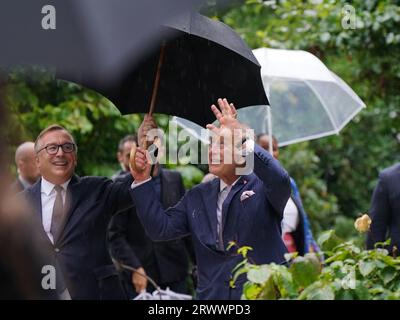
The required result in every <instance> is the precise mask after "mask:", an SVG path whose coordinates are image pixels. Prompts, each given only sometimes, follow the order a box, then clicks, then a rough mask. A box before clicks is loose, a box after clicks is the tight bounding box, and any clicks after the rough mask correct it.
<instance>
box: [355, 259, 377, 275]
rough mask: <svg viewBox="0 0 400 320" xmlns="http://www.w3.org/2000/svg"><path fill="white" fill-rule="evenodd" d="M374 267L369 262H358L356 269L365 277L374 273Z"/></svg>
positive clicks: (373, 264)
mask: <svg viewBox="0 0 400 320" xmlns="http://www.w3.org/2000/svg"><path fill="white" fill-rule="evenodd" d="M375 267H376V265H375V263H374V262H369V261H362V260H361V261H360V263H359V265H358V269H359V270H360V273H361V274H362V275H363V276H364V277H367V276H368V275H369V274H370V273H371V272H372V271H374V269H375Z"/></svg>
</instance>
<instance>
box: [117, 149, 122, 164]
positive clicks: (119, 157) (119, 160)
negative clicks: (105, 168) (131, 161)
mask: <svg viewBox="0 0 400 320" xmlns="http://www.w3.org/2000/svg"><path fill="white" fill-rule="evenodd" d="M117 160H118V162H123V159H122V153H121V152H120V151H118V152H117Z"/></svg>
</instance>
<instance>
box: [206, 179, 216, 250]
mask: <svg viewBox="0 0 400 320" xmlns="http://www.w3.org/2000/svg"><path fill="white" fill-rule="evenodd" d="M210 184H211V188H210V189H209V188H206V189H205V192H204V199H203V201H204V208H205V211H206V213H207V217H208V220H209V224H210V227H211V230H212V243H215V241H216V239H217V199H218V193H219V179H214V180H212V181H211V182H210Z"/></svg>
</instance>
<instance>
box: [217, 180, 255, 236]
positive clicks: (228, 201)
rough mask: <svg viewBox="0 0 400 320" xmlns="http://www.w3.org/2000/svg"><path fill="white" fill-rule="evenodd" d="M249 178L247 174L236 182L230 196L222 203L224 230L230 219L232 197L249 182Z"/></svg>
mask: <svg viewBox="0 0 400 320" xmlns="http://www.w3.org/2000/svg"><path fill="white" fill-rule="evenodd" d="M248 181H249V178H248V177H247V176H242V177H240V179H239V180H238V182H236V184H235V185H234V186H233V187H232V190H231V191H230V192H229V194H228V196H227V197H226V199H225V201H224V203H223V204H222V232H223V231H224V229H225V225H226V221H227V220H228V217H227V212H228V210H229V206H230V204H231V202H232V199H233V198H234V197H235V195H236V194H237V193H238V192H239V191H240V190H242V189H243V187H244V186H245V185H246V184H247V183H248Z"/></svg>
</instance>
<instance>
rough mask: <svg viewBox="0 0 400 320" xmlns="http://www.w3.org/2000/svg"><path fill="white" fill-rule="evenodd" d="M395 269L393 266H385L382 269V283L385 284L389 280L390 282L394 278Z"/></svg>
mask: <svg viewBox="0 0 400 320" xmlns="http://www.w3.org/2000/svg"><path fill="white" fill-rule="evenodd" d="M396 275H397V271H396V269H393V268H386V269H384V270H383V271H382V276H383V283H384V284H385V285H387V284H388V283H389V282H391V281H392V280H393V279H394V278H396Z"/></svg>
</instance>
